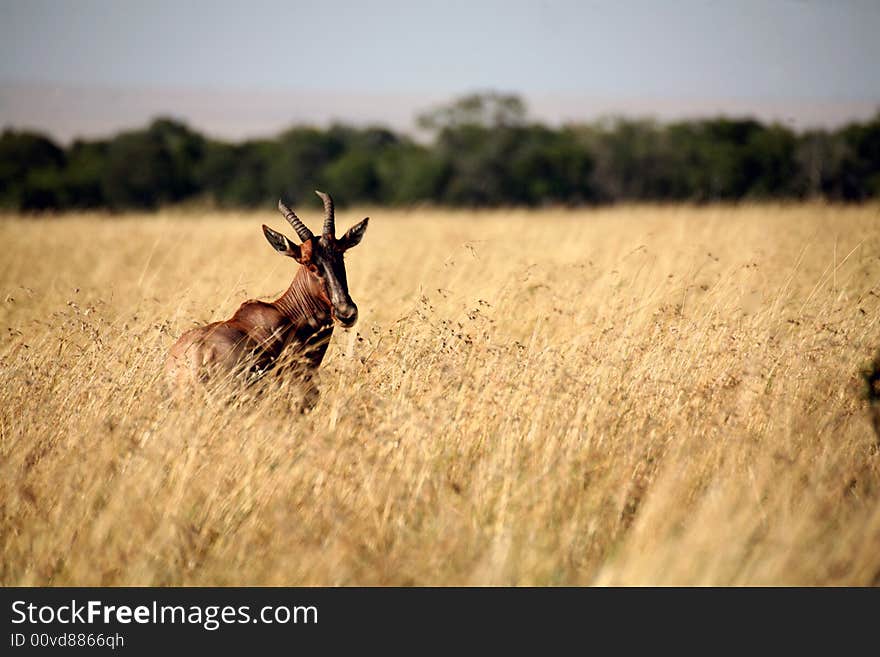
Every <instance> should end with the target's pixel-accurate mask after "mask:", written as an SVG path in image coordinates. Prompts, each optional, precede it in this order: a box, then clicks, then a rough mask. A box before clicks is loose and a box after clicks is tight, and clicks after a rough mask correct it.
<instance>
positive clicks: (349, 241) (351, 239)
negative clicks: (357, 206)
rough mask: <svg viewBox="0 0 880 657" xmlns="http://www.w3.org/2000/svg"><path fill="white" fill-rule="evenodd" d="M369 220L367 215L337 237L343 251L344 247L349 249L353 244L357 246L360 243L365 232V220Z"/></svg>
mask: <svg viewBox="0 0 880 657" xmlns="http://www.w3.org/2000/svg"><path fill="white" fill-rule="evenodd" d="M369 221H370V218H369V217H366V218H364V219H363V220H361V221H359V222H358V223H356V224H355V225H354V226H352V227H351V228H349V229H348V232H347V233H345V235H343V236H342V237H341V238H339V246H340V247H341V248H342V250H343V251H345V250H346V249H350V248H351V247H353V246H357V245H358V244H360V243H361V240H362V239H363V237H364V233H365V232H367V222H369Z"/></svg>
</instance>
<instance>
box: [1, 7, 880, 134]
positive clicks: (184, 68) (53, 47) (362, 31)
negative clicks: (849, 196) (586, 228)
mask: <svg viewBox="0 0 880 657" xmlns="http://www.w3.org/2000/svg"><path fill="white" fill-rule="evenodd" d="M0 7H2V16H0V84H3V85H6V86H7V88H8V87H9V85H10V84H17V85H19V86H20V85H22V84H24V85H30V86H34V85H36V86H41V85H42V86H44V87H51V86H52V85H64V86H65V88H71V87H82V88H88V87H103V88H104V89H107V88H121V87H124V88H128V89H129V90H131V89H138V90H142V89H146V88H151V89H159V88H161V89H163V90H165V91H167V90H169V89H171V90H179V91H187V92H191V91H193V90H201V91H205V92H213V93H216V92H242V91H260V92H270V93H274V92H281V93H283V92H294V93H306V92H315V93H318V94H320V93H328V94H331V95H333V94H336V97H337V98H338V97H339V95H340V94H344V95H346V97H352V98H356V97H357V96H358V94H361V95H363V94H372V95H374V96H375V95H378V96H382V95H383V94H385V95H387V96H388V97H389V99H391V98H392V97H393V96H394V95H398V96H400V95H403V96H407V97H417V96H419V95H424V96H425V97H429V96H430V97H432V98H436V97H451V96H452V95H454V94H456V93H461V92H464V91H470V90H474V89H484V88H491V89H500V90H505V91H515V92H519V93H523V94H526V95H527V96H529V95H531V96H537V97H541V96H542V95H543V96H544V97H547V96H548V95H554V94H555V95H561V96H565V97H581V98H589V97H593V98H602V99H604V100H605V101H609V100H610V101H614V100H615V99H620V100H621V102H623V101H633V100H638V99H658V100H667V101H669V100H676V101H677V102H687V101H690V100H693V101H705V100H707V99H709V100H712V99H725V100H729V101H731V102H734V103H735V102H737V101H738V102H740V103H742V102H745V103H746V104H747V103H748V102H752V101H754V102H775V101H785V102H787V103H790V104H791V105H792V107H791V110H792V111H793V112H797V107H796V101H799V100H800V101H805V102H808V103H809V102H819V103H822V102H835V103H846V102H852V101H870V102H878V104H880V36H878V35H880V1H877V0H866V1H863V2H859V1H854V0H853V1H849V0H828V1H822V2H811V1H800V2H794V1H788V0H776V1H769V0H768V1H764V2H758V1H754V0H730V1H728V2H710V1H702V2H700V1H694V0H691V1H684V0H682V1H679V2H675V1H668V2H660V1H654V2H649V1H624V0H621V1H616V2H615V1H609V2H586V1H580V2H563V1H560V2H555V1H534V2H509V1H508V2H500V1H499V2H494V1H493V2H478V1H473V0H471V1H466V2H458V1H455V0H446V1H444V2H417V1H415V0H413V1H411V2H392V1H388V0H380V1H376V0H373V1H369V2H354V1H352V2H333V1H327V0H323V1H321V2H295V1H290V2H269V1H261V0H249V1H248V2H221V1H214V2H202V1H197V2H182V1H177V2H166V1H164V0H150V1H143V2H123V1H116V2H101V1H95V0H77V1H76V2H73V1H61V0H58V1H47V0H0ZM11 96H12V92H9V91H8V90H7V92H6V93H5V95H3V96H0V121H6V122H10V121H14V120H16V117H15V116H11V115H10V112H11V110H10V109H9V108H10V107H11V105H10V102H11V101H10V98H11ZM18 102H19V104H20V101H18ZM390 102H393V101H392V100H389V103H390ZM173 109H174V108H169V110H173ZM389 112H390V113H392V114H393V108H390V107H389ZM4 114H5V116H4Z"/></svg>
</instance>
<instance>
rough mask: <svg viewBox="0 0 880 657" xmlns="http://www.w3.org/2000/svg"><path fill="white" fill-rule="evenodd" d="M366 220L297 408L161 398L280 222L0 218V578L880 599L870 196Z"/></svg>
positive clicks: (291, 403)
mask: <svg viewBox="0 0 880 657" xmlns="http://www.w3.org/2000/svg"><path fill="white" fill-rule="evenodd" d="M371 214H372V217H373V220H372V223H371V225H370V229H369V231H368V232H367V235H366V238H365V239H364V243H363V244H362V245H361V246H360V247H358V248H357V249H356V250H354V251H352V252H351V254H350V256H349V258H348V271H349V280H350V282H351V291H352V297H353V298H354V299H355V301H356V302H357V303H358V305H359V307H360V310H361V314H360V322H359V324H358V325H357V326H356V327H355V329H354V330H351V331H348V332H345V331H342V330H339V329H337V332H336V333H335V334H334V336H333V341H332V343H331V347H330V350H329V352H328V357H327V358H326V360H325V362H324V366H323V368H322V372H321V375H320V378H319V385H320V387H321V391H322V396H321V399H320V401H319V403H318V406H317V407H316V409H315V410H314V412H313V413H311V414H310V415H306V416H301V415H299V414H297V413H296V412H294V411H293V410H292V409H294V408H295V407H296V403H297V401H298V400H297V399H296V398H295V397H296V395H295V392H294V391H293V390H291V389H290V388H289V387H288V386H285V385H284V384H283V383H280V384H273V385H270V386H268V388H267V389H266V390H264V391H263V395H262V396H260V397H259V398H257V399H255V400H254V399H248V400H245V401H239V402H237V403H231V404H230V403H226V402H223V401H222V400H219V399H216V398H210V397H207V398H206V397H204V396H197V397H196V398H193V399H192V400H190V401H188V402H186V403H181V404H175V403H174V402H173V401H171V400H169V399H167V398H166V396H165V395H164V392H163V387H162V384H163V381H162V378H161V369H162V363H163V359H164V356H165V353H166V351H167V349H168V348H169V346H170V345H171V344H172V342H173V341H174V339H175V338H176V337H177V336H178V335H180V333H182V332H183V331H184V330H185V329H187V328H189V327H191V326H193V325H194V323H195V322H200V323H201V322H207V321H211V320H216V319H221V318H225V317H228V316H229V315H230V314H231V313H232V311H233V310H234V309H235V308H236V307H237V305H238V304H239V303H240V302H241V301H243V300H244V299H246V298H250V297H261V298H267V297H270V296H271V295H273V294H277V293H279V292H281V291H283V289H284V288H285V287H286V284H287V282H288V281H289V279H290V277H291V275H292V264H291V262H290V261H289V260H287V259H285V258H282V257H279V256H277V255H276V254H274V253H273V251H272V249H271V248H270V247H269V246H268V245H267V244H266V243H265V240H264V238H263V235H262V233H261V231H260V223H261V222H266V223H269V224H270V225H272V226H274V227H276V228H282V227H283V226H284V223H283V220H282V219H281V217H279V216H277V215H276V214H270V213H261V214H257V213H255V214H252V215H247V214H242V215H234V214H222V215H218V216H200V215H197V214H195V213H193V212H189V213H187V212H183V211H181V212H174V211H167V212H163V213H160V214H158V215H153V216H132V217H127V218H122V219H118V218H117V219H111V218H102V217H100V216H93V215H82V216H72V217H65V218H63V219H61V220H54V221H53V220H45V219H43V220H30V219H29V220H23V219H18V218H14V217H6V218H5V219H4V220H2V221H0V237H2V241H3V244H4V254H3V257H2V261H0V262H2V265H0V271H2V282H3V288H2V293H3V294H2V298H0V329H2V343H0V359H2V360H0V368H2V375H3V386H2V392H0V394H2V398H0V555H2V561H0V583H2V584H5V585H12V584H24V585H31V584H53V585H60V584H71V585H89V584H108V585H124V584H128V585H149V584H154V585H176V584H180V585H231V584H285V585H287V584H326V585H348V584H364V585H374V584H379V585H384V584H419V585H421V584H440V585H445V584H539V585H545V584H551V585H552V584H720V585H738V584H878V583H880V455H878V450H877V447H876V444H877V440H878V438H877V436H875V435H874V433H873V431H872V428H871V423H870V420H869V418H868V414H867V409H866V402H865V401H864V400H863V397H862V382H861V379H860V376H859V370H860V368H861V367H863V366H864V365H865V364H866V363H867V362H868V361H869V360H870V358H871V357H872V356H873V355H874V353H875V351H876V350H877V348H878V347H880V325H878V321H877V320H878V306H880V297H878V294H880V209H878V207H876V206H863V207H849V208H841V207H829V206H823V205H803V206H775V205H774V206H770V205H766V206H764V205H759V206H753V207H751V206H748V207H739V208H735V207H708V208H687V207H662V208H656V207H630V208H627V207H622V208H616V209H609V210H601V211H586V210H584V211H577V212H565V211H541V212H525V211H512V212H486V213H467V212H460V213H450V212H442V211H430V210H424V211H422V210H419V211H415V210H414V211H410V212H404V211H388V210H378V209H377V210H374V211H372V213H371ZM306 215H307V216H310V217H311V222H312V223H314V222H315V221H316V215H315V213H314V212H312V213H306ZM361 216H363V215H362V214H355V213H352V212H341V213H340V219H339V221H340V224H344V225H345V227H347V226H348V225H350V224H351V223H352V222H353V221H354V220H356V219H359V218H360V217H361ZM288 232H289V231H288Z"/></svg>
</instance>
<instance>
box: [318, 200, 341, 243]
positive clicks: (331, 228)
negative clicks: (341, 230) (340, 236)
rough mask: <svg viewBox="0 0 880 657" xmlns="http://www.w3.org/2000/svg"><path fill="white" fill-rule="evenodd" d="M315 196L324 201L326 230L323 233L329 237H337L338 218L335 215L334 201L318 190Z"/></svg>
mask: <svg viewBox="0 0 880 657" xmlns="http://www.w3.org/2000/svg"><path fill="white" fill-rule="evenodd" d="M315 194H317V195H318V196H320V197H321V200H322V201H324V230H323V233H324V235H326V236H327V237H335V236H336V216H335V214H334V213H333V199H332V198H330V194H325V193H324V192H319V191H318V190H317V189H316V190H315Z"/></svg>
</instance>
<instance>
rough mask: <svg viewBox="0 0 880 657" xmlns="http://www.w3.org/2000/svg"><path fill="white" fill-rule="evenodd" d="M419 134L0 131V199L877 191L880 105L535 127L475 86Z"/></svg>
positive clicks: (219, 201)
mask: <svg viewBox="0 0 880 657" xmlns="http://www.w3.org/2000/svg"><path fill="white" fill-rule="evenodd" d="M418 123H419V125H420V127H421V129H422V130H423V131H424V133H425V134H426V135H429V136H430V140H428V141H427V142H422V141H417V140H414V139H413V138H411V137H408V136H406V135H403V134H399V133H396V132H394V131H391V130H388V129H386V128H382V127H367V128H358V127H352V126H347V125H333V126H331V127H329V128H327V129H318V128H314V127H302V126H299V127H293V128H291V129H289V130H287V131H286V132H283V133H281V134H280V135H278V136H277V137H275V138H273V139H253V140H248V141H244V142H240V143H229V142H225V141H220V140H216V139H211V138H208V137H206V136H204V135H201V134H199V133H198V132H197V131H195V130H193V129H191V128H190V127H188V126H187V125H185V124H184V123H181V122H179V121H175V120H171V119H166V118H162V119H157V120H155V121H154V122H153V123H151V124H150V125H149V126H148V127H146V128H144V129H141V130H134V131H129V132H123V133H121V134H118V135H116V136H114V137H112V138H108V139H97V140H77V141H74V142H73V143H72V144H70V145H69V146H67V147H66V148H65V147H62V146H60V145H59V144H57V143H55V142H54V141H52V139H50V138H49V137H47V136H45V135H41V134H37V133H34V132H28V131H16V130H12V129H6V130H5V131H4V132H3V133H2V136H0V206H2V207H4V208H7V209H12V210H16V211H25V212H26V211H43V210H73V209H90V208H108V209H111V210H126V209H151V208H156V207H159V206H161V205H166V204H174V203H183V202H205V203H211V204H214V205H217V206H220V207H262V206H267V205H270V204H272V203H274V202H275V201H277V199H278V197H279V196H284V197H285V198H286V199H287V200H288V201H289V202H290V203H292V204H297V205H303V204H310V205H312V204H314V203H315V202H316V199H315V197H314V194H313V193H312V190H314V189H316V188H317V189H326V190H329V191H331V192H332V194H333V196H334V199H335V200H336V201H337V203H338V204H340V205H344V204H356V203H357V204H383V205H405V204H413V203H420V202H431V203H436V204H442V205H451V206H477V207H478V206H498V205H524V206H539V205H545V204H567V205H579V204H595V203H613V202H617V201H690V202H704V201H714V200H722V201H729V200H747V199H755V200H757V199H804V198H816V197H820V198H825V199H829V200H834V201H862V200H865V199H869V198H878V197H880V112H878V114H877V115H876V116H875V117H874V118H873V119H872V120H870V121H868V122H863V123H851V124H849V125H846V126H843V127H841V128H839V129H836V130H809V131H805V132H800V133H798V132H795V131H793V130H791V129H789V128H787V127H785V126H783V125H779V124H769V125H768V124H764V123H761V122H759V121H756V120H752V119H730V118H712V119H705V120H688V121H677V122H673V123H663V124H661V123H658V122H655V121H651V120H624V119H617V120H607V121H600V122H595V123H584V124H570V125H565V126H562V127H548V126H546V125H542V124H540V123H537V122H534V121H530V120H529V119H528V116H527V112H526V108H525V105H524V103H523V102H522V100H521V99H520V98H518V97H517V96H512V95H503V94H494V93H489V94H474V95H470V96H466V97H463V98H460V99H458V100H457V101H455V102H453V103H452V104H450V105H448V106H443V107H439V108H436V109H433V110H430V111H428V112H426V113H425V114H423V115H421V116H420V117H418Z"/></svg>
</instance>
